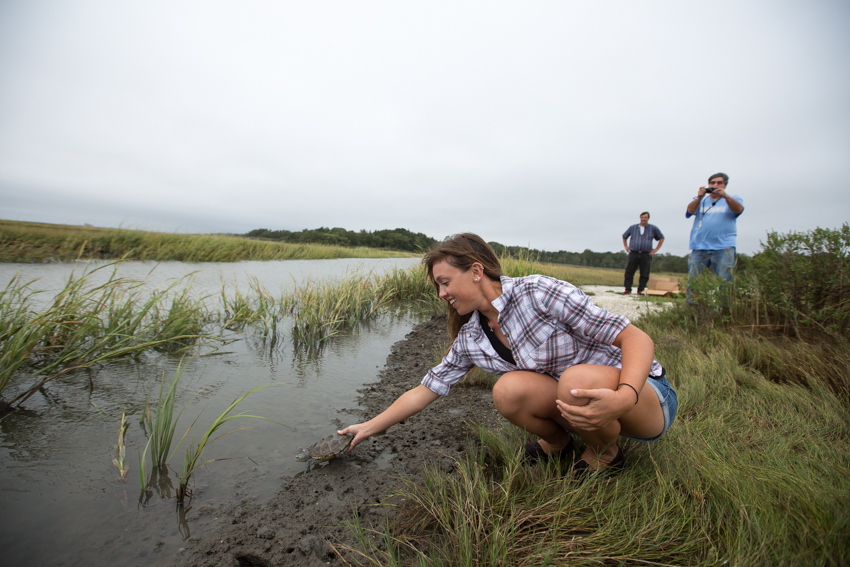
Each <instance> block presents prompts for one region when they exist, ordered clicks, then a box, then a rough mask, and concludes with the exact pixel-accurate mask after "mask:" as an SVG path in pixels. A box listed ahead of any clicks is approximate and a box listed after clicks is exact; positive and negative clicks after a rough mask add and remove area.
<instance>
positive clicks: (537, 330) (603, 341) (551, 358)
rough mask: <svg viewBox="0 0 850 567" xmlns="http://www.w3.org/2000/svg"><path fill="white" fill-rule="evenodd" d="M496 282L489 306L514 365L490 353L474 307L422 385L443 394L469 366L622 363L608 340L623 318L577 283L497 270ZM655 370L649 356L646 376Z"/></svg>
mask: <svg viewBox="0 0 850 567" xmlns="http://www.w3.org/2000/svg"><path fill="white" fill-rule="evenodd" d="M501 283H502V295H501V296H499V297H498V298H496V299H495V300H494V301H493V307H495V308H496V310H497V311H498V312H499V326H500V327H501V329H502V333H504V335H505V337H507V339H508V342H509V343H510V346H511V354H513V357H514V360H515V361H516V365H513V364H510V363H509V362H505V361H504V360H503V359H502V358H501V357H500V356H499V355H498V354H497V353H496V350H495V349H494V348H493V345H491V344H490V341H489V339H487V336H486V335H485V334H484V331H482V330H481V324H480V323H479V322H478V317H479V314H478V312H477V311H475V312H473V313H472V316H471V317H470V319H469V321H468V322H467V323H466V324H465V325H464V326H463V327H461V329H460V332H459V333H458V336H457V339H455V341H454V344H452V348H451V350H450V351H449V353H448V354H447V355H446V356H445V357H444V358H443V360H442V362H441V363H440V364H439V365H437V366H435V367H434V368H432V369H431V370H429V371H428V374H427V375H426V376H425V378H424V379H423V380H422V384H423V385H425V386H426V387H427V388H428V389H430V390H432V391H433V392H434V393H436V394H439V395H441V396H447V395H448V394H449V390H450V389H451V387H452V386H453V385H455V384H456V383H457V382H458V381H459V380H460V379H461V378H463V376H464V375H465V374H466V373H467V372H469V370H470V369H472V367H473V366H477V367H479V368H481V369H482V370H484V371H485V372H490V373H492V374H499V375H501V374H504V373H506V372H510V371H512V370H531V371H534V372H540V373H544V374H549V375H550V376H552V377H554V378H555V379H558V378H560V376H561V373H562V372H564V370H566V369H567V368H569V367H571V366H574V365H576V364H602V365H605V366H613V367H615V368H621V367H622V362H621V352H620V349H619V348H617V347H615V346H613V345H612V344H611V343H613V342H614V339H616V338H617V335H619V334H620V331H622V330H623V329H625V328H626V326H627V325H628V324H629V320H628V319H626V318H625V317H623V316H622V315H615V314H613V313H609V312H608V311H606V310H605V309H602V308H601V307H597V306H596V305H594V304H593V302H592V301H591V300H590V298H589V297H588V296H587V295H585V294H584V292H582V291H581V290H580V289H578V288H577V287H575V286H573V285H571V284H568V283H567V282H563V281H560V280H556V279H555V278H550V277H548V276H527V277H523V278H508V277H506V276H502V280H501ZM661 372H662V370H661V365H660V364H658V362H657V361H655V360H653V361H652V370H651V371H650V376H656V377H657V376H661Z"/></svg>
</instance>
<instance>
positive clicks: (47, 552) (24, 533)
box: [0, 259, 423, 566]
mask: <svg viewBox="0 0 850 567" xmlns="http://www.w3.org/2000/svg"><path fill="white" fill-rule="evenodd" d="M417 262H418V259H404V260H318V261H286V262H244V263H237V264H182V263H179V262H169V263H161V264H158V265H157V264H154V263H147V262H128V263H124V264H122V265H121V266H120V268H119V274H120V275H121V276H124V277H128V278H133V279H141V278H145V279H146V281H147V282H149V285H151V286H159V287H163V286H165V285H169V284H170V283H173V281H174V280H175V279H179V278H181V277H183V276H184V275H185V274H186V273H189V272H197V273H196V274H195V276H194V282H193V285H192V289H193V290H197V291H199V292H201V293H207V292H208V293H211V294H214V293H221V286H222V281H224V282H227V283H230V284H232V283H233V282H235V283H236V285H240V286H242V285H245V286H246V287H247V282H248V281H249V277H251V276H254V277H257V278H258V279H259V281H260V282H262V284H263V285H264V286H265V287H266V288H267V289H269V290H270V291H272V292H273V293H278V292H279V291H282V290H284V289H286V288H287V287H289V286H291V285H293V283H294V282H298V281H301V280H303V279H304V278H308V277H309V278H313V279H323V278H329V277H338V276H341V275H345V274H346V273H350V272H351V271H354V270H360V271H365V272H368V271H374V272H376V273H382V272H383V271H386V270H388V269H391V268H392V267H393V266H398V267H407V266H411V265H414V264H416V263H417ZM152 268H153V272H151V269H152ZM81 269H82V268H81V267H80V266H78V267H77V270H78V271H80V270H81ZM70 270H71V265H68V264H51V265H20V264H18V265H14V264H12V265H10V264H6V265H0V284H2V285H5V283H6V282H8V281H9V279H10V278H11V277H12V275H14V274H15V273H17V272H20V273H21V275H22V276H23V279H25V280H27V281H29V280H31V279H34V278H39V280H38V282H37V285H36V287H40V288H41V289H58V288H61V287H63V285H64V282H65V280H66V279H67V277H68V274H69V272H70ZM149 272H151V273H150V274H149ZM422 317H423V316H420V315H416V314H412V313H408V312H395V313H392V312H388V313H385V314H383V315H381V316H379V317H377V318H376V319H373V320H371V321H369V322H366V323H364V324H362V325H360V326H358V328H357V329H355V330H354V332H353V333H351V334H349V335H347V336H342V337H337V338H335V339H333V340H331V341H329V342H327V343H325V345H324V346H323V347H322V348H320V349H313V350H310V351H305V350H299V349H295V348H293V346H292V345H291V344H289V343H288V342H286V341H283V342H282V343H280V344H278V345H277V346H275V348H273V349H270V348H269V346H268V344H266V343H264V342H263V341H262V339H261V338H259V337H253V336H252V335H251V333H250V331H248V332H246V334H244V335H240V334H236V333H232V334H230V335H229V336H228V338H229V339H235V340H234V342H232V343H230V344H228V345H227V346H225V347H223V348H222V349H220V352H218V353H217V354H215V355H214V356H205V357H202V358H197V357H195V358H192V359H187V361H186V362H185V363H184V364H185V368H184V371H183V374H182V377H181V379H180V395H179V396H178V400H177V402H178V410H179V408H182V407H184V406H185V410H184V411H183V414H182V416H181V418H180V420H179V423H178V427H177V433H176V437H179V436H181V435H182V434H183V432H184V431H186V429H187V428H188V427H189V426H190V424H191V423H192V421H193V420H195V419H197V423H198V425H199V427H200V430H201V432H203V431H205V430H206V429H207V427H208V426H209V425H210V424H211V423H212V421H213V420H214V419H215V418H216V417H217V416H218V415H219V414H220V413H222V412H223V411H224V410H225V409H226V408H227V406H228V405H229V404H230V403H231V402H232V401H233V400H234V399H235V398H236V397H237V396H239V395H240V393H243V392H245V391H247V390H249V389H251V388H253V387H255V386H259V385H264V384H272V385H274V387H271V388H267V389H264V390H261V391H259V392H256V393H254V394H252V395H251V396H249V397H248V398H247V399H246V400H245V401H244V402H243V403H242V404H241V405H240V406H239V408H238V410H237V411H245V410H252V409H255V408H265V409H259V410H257V411H255V412H250V413H254V414H258V415H262V416H265V417H268V418H270V419H273V420H275V421H277V422H280V423H281V424H283V425H279V424H276V423H272V422H268V421H263V420H259V419H242V420H236V421H234V422H232V427H226V428H225V429H224V430H223V431H230V430H231V429H237V428H240V427H249V428H250V429H245V430H241V431H236V432H234V433H232V434H230V435H227V436H225V437H222V438H220V439H218V440H216V441H215V442H214V443H213V444H212V445H210V447H209V449H208V451H207V452H206V453H205V454H204V460H208V459H227V460H220V461H217V462H212V463H209V464H207V465H206V466H204V467H203V468H201V469H200V470H199V471H198V473H197V474H196V475H195V477H194V481H193V483H192V485H191V486H192V488H193V491H194V498H193V499H192V500H191V502H190V503H189V504H188V506H187V507H186V509H185V510H184V511H183V512H184V513H182V514H181V513H178V511H177V506H176V504H175V500H174V498H173V497H171V498H168V494H167V492H168V489H167V487H166V488H165V489H164V496H165V498H163V497H162V496H163V494H159V493H157V492H148V494H147V495H143V494H142V493H141V490H140V487H141V482H140V479H139V451H141V450H143V449H144V446H145V443H146V442H147V438H146V435H145V432H144V430H143V429H142V427H141V417H142V413H143V410H144V406H145V396H146V393H147V392H149V391H152V390H153V389H154V388H157V387H158V384H159V380H160V379H162V378H163V376H164V377H165V379H166V380H167V381H169V382H170V380H171V379H172V378H173V377H174V374H175V371H176V369H177V366H178V363H179V360H178V359H176V358H174V357H168V356H165V355H156V354H151V355H145V356H144V357H142V359H141V361H140V362H126V363H113V364H109V365H107V366H103V367H101V368H99V369H97V370H96V371H95V372H93V373H92V374H91V375H89V373H88V372H85V373H84V374H82V375H81V374H77V375H68V376H67V377H65V378H63V379H61V380H58V381H55V382H52V383H51V384H50V385H49V387H48V388H47V389H46V390H45V391H44V392H43V393H40V394H37V395H35V396H33V397H32V398H30V399H29V400H28V401H27V402H26V404H25V406H24V407H25V411H20V412H16V413H12V414H9V415H7V416H6V417H5V419H3V420H0V515H2V518H3V519H4V522H3V526H4V527H3V530H2V535H0V554H2V557H3V562H4V563H5V564H10V565H14V564H35V565H47V564H50V565H92V566H99V565H104V566H105V565H110V566H112V565H124V564H126V565H140V566H145V565H161V564H169V563H171V562H172V561H173V559H174V556H175V553H176V552H177V550H178V549H179V548H180V547H181V545H182V543H183V541H184V540H185V539H186V538H188V537H190V536H191V535H199V533H194V534H193V533H192V532H193V530H195V531H196V532H198V531H199V530H200V526H198V525H197V524H196V523H195V522H194V521H193V520H192V518H193V516H194V514H193V513H192V511H193V509H197V508H200V507H202V506H217V505H218V504H221V503H224V502H228V501H238V500H242V499H246V498H247V499H249V500H252V501H258V502H262V501H265V500H266V499H268V498H269V497H270V496H271V495H272V494H273V493H274V492H275V491H276V490H277V489H278V487H279V486H280V478H281V477H282V476H287V475H295V474H300V473H302V472H304V471H305V470H307V467H308V465H307V464H305V463H298V462H295V461H294V460H293V455H294V454H295V452H296V451H297V448H298V447H304V446H306V445H309V444H310V443H311V442H312V441H314V440H315V439H317V438H319V437H321V436H323V435H325V434H327V433H329V432H332V431H334V430H335V428H337V427H338V426H340V425H342V424H344V423H352V422H354V421H356V417H355V416H352V415H350V414H347V413H345V412H341V410H344V409H346V408H349V409H351V408H357V404H356V401H355V399H356V397H357V389H358V388H360V387H361V386H362V385H363V384H364V383H368V382H372V381H374V380H375V379H376V377H377V373H378V370H379V368H381V367H382V366H383V364H384V361H385V359H386V357H387V355H388V354H389V352H390V348H391V346H392V345H393V343H395V342H397V341H399V340H401V339H402V338H403V337H404V335H405V334H407V333H408V332H409V331H410V329H411V327H412V326H413V324H415V322H417V321H418V320H421V319H422ZM153 395H154V396H156V393H155V392H154V394H153ZM122 411H123V412H126V416H127V420H128V421H129V424H130V425H129V428H128V430H127V433H126V439H125V444H126V447H127V456H126V459H125V463H126V464H127V465H128V466H129V468H130V470H129V473H128V474H127V477H126V479H125V480H124V482H122V481H121V479H120V476H119V474H118V470H117V468H116V467H115V466H114V465H113V464H112V462H111V461H112V458H113V457H114V456H115V455H116V451H115V444H116V442H117V437H118V430H119V425H120V422H121V414H122ZM175 442H176V440H175ZM182 459H183V447H181V448H180V450H179V451H178V452H177V454H175V455H174V457H173V458H172V459H171V461H170V466H171V467H172V468H173V469H177V470H179V469H180V468H181V466H182ZM148 468H149V465H148ZM170 477H171V478H170V480H171V482H172V483H173V485H174V486H175V487H176V485H177V479H176V474H175V473H174V472H172V473H171V475H170ZM166 486H167V485H166ZM186 518H188V520H187V519H186Z"/></svg>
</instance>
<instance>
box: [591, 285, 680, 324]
mask: <svg viewBox="0 0 850 567" xmlns="http://www.w3.org/2000/svg"><path fill="white" fill-rule="evenodd" d="M580 288H581V290H582V291H583V292H585V293H587V294H592V295H591V296H590V299H592V300H593V303H595V304H596V305H598V306H599V307H602V308H603V309H606V310H608V311H610V312H611V313H616V314H617V315H624V316H626V317H628V318H629V320H630V321H636V320H637V319H640V316H641V315H643V314H644V313H650V312H653V311H661V310H662V309H664V308H665V306H666V305H672V303H665V304H658V303H652V302H650V301H646V299H645V298H644V297H641V296H639V295H637V294H635V293H634V292H633V293H632V294H630V295H623V288H622V287H612V286H608V285H583V286H580Z"/></svg>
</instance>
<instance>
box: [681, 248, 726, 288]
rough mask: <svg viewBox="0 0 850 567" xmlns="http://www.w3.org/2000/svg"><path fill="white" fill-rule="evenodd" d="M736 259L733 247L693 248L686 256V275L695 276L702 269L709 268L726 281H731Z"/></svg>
mask: <svg viewBox="0 0 850 567" xmlns="http://www.w3.org/2000/svg"><path fill="white" fill-rule="evenodd" d="M736 259H737V255H736V253H735V248H734V247H732V248H724V249H721V250H693V251H691V255H690V257H688V275H689V277H691V278H695V277H697V276H698V275H699V274H700V272H702V271H703V270H704V269H706V268H709V269H710V270H712V271H713V272H714V273H715V274H717V275H718V276H720V277H721V278H723V279H724V280H726V281H727V282H729V283H732V270H733V269H734V268H735V260H736Z"/></svg>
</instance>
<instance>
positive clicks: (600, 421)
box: [555, 388, 635, 431]
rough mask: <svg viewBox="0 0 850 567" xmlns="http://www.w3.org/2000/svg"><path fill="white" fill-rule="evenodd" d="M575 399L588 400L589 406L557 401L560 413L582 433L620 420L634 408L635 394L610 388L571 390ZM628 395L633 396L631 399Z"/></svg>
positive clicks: (626, 390)
mask: <svg viewBox="0 0 850 567" xmlns="http://www.w3.org/2000/svg"><path fill="white" fill-rule="evenodd" d="M570 394H572V396H573V397H574V398H582V399H586V400H587V405H583V406H574V405H569V404H566V403H564V402H562V401H561V400H555V403H556V404H557V405H558V411H560V412H561V415H562V416H563V418H564V419H566V420H567V421H569V422H570V425H572V426H573V427H575V428H576V429H579V430H582V431H596V430H599V429H603V428H605V427H607V426H608V425H610V424H611V423H613V422H614V421H616V420H618V419H620V417H622V416H623V415H625V414H627V413H628V412H629V410H630V409H631V408H633V407H634V404H635V400H634V394H632V391H631V390H630V389H628V388H623V390H622V391H614V390H610V389H608V388H599V389H594V390H571V391H570ZM628 394H631V398H629V396H628Z"/></svg>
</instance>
